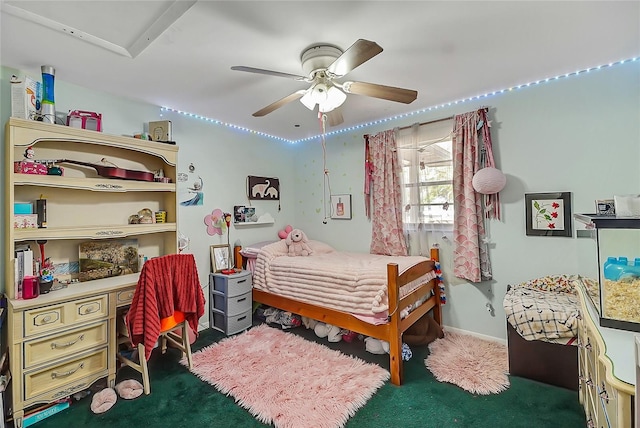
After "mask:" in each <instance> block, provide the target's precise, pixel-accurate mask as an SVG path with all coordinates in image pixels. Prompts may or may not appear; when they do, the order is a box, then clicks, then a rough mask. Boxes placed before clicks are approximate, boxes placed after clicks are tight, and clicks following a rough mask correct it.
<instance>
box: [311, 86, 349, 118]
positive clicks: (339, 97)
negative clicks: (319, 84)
mask: <svg viewBox="0 0 640 428" xmlns="http://www.w3.org/2000/svg"><path fill="white" fill-rule="evenodd" d="M346 99H347V94H345V93H344V92H342V91H341V90H340V89H338V88H336V87H335V86H331V87H329V90H328V91H327V99H326V100H325V102H322V103H318V104H319V110H320V111H321V112H322V113H328V112H330V111H331V110H335V109H337V108H338V107H340V106H341V105H342V104H343V103H344V102H345V100H346Z"/></svg>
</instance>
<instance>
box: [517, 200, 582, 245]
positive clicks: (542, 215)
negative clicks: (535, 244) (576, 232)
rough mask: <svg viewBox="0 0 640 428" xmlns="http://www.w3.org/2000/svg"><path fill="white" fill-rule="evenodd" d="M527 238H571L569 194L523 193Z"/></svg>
mask: <svg viewBox="0 0 640 428" xmlns="http://www.w3.org/2000/svg"><path fill="white" fill-rule="evenodd" d="M524 199H525V213H526V214H525V215H526V217H525V224H526V228H527V235H528V236H566V237H570V236H571V192H557V193H525V195H524Z"/></svg>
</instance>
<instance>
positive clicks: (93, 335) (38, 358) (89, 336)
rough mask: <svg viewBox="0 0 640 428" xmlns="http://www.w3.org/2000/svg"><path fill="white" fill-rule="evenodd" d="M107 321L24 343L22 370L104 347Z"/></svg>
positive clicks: (106, 335)
mask: <svg viewBox="0 0 640 428" xmlns="http://www.w3.org/2000/svg"><path fill="white" fill-rule="evenodd" d="M107 327H108V321H107V320H104V321H103V322H101V323H98V324H93V325H91V326H87V327H84V328H78V329H75V330H71V331H67V332H65V333H60V334H56V335H53V336H47V337H45V338H43V339H37V340H31V341H26V342H25V343H24V358H23V364H24V368H25V369H28V368H30V367H33V366H36V365H38V364H42V363H45V362H47V361H51V362H55V361H59V360H61V359H63V358H66V357H69V356H71V355H73V354H78V353H80V352H83V351H86V350H89V349H91V348H99V347H101V346H105V345H106V344H107V341H108V329H107Z"/></svg>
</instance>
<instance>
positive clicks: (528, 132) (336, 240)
mask: <svg viewBox="0 0 640 428" xmlns="http://www.w3.org/2000/svg"><path fill="white" fill-rule="evenodd" d="M12 73H15V70H11V69H8V68H6V67H2V69H1V74H0V77H1V79H0V91H1V94H0V118H1V120H2V123H3V124H4V123H5V122H6V120H7V118H8V117H9V114H10V108H9V107H10V103H9V95H8V93H9V83H8V79H9V77H10V75H11V74H12ZM541 77H546V76H541ZM79 100H82V101H79ZM56 104H57V108H58V110H59V111H66V110H69V109H84V110H90V111H98V112H101V113H102V114H103V117H104V121H105V127H104V128H105V129H104V132H106V133H110V134H129V135H130V134H133V133H136V132H141V131H142V130H143V127H144V125H145V124H146V123H147V122H148V121H150V120H158V119H168V120H171V121H172V124H173V130H174V139H175V140H176V141H177V142H178V144H179V145H180V153H179V168H178V169H179V171H180V172H187V168H188V165H189V164H190V163H193V164H194V166H195V167H196V172H195V173H196V174H200V175H201V176H202V178H203V180H204V183H205V188H204V190H205V203H204V205H203V206H201V207H181V208H180V210H179V218H180V220H179V229H180V231H181V232H182V233H183V234H185V235H187V236H188V237H189V238H190V240H191V245H190V248H189V250H190V251H191V252H193V253H194V254H196V257H197V261H198V265H199V270H200V274H201V280H202V281H203V284H206V277H207V272H208V270H209V246H210V245H213V244H217V243H226V237H220V236H213V237H211V236H208V235H207V234H206V232H205V227H204V222H203V218H204V216H205V215H206V214H209V213H210V212H211V211H212V210H213V209H214V208H221V209H223V210H224V211H230V210H231V209H232V208H233V205H241V204H247V203H248V201H247V199H246V196H245V195H246V191H245V186H246V184H245V180H246V176H247V175H261V176H275V177H278V178H280V182H281V189H282V200H281V207H282V211H280V212H278V205H277V203H275V202H266V201H261V202H260V203H255V202H254V204H253V205H254V206H256V209H257V211H258V214H261V213H264V212H269V213H271V214H272V215H273V216H274V217H275V218H276V224H275V225H274V226H270V227H256V228H251V229H241V230H240V229H235V228H233V227H232V229H231V243H232V244H233V243H234V242H235V241H236V240H240V241H241V242H242V243H245V244H247V243H251V242H257V241H261V240H266V239H273V238H275V236H276V233H277V231H278V230H279V229H280V228H282V227H283V226H284V225H286V224H292V225H294V226H296V227H300V228H302V229H304V230H305V231H306V232H307V235H309V237H310V238H312V239H319V240H323V241H326V242H328V243H329V244H331V245H333V246H335V247H336V248H338V249H341V250H347V251H363V252H367V251H368V249H369V242H370V238H371V226H370V223H369V221H368V220H366V218H365V217H364V202H363V191H362V188H363V160H364V147H363V134H365V133H375V132H378V131H380V130H384V129H389V128H391V127H393V126H405V125H409V124H411V123H412V122H425V121H429V120H432V119H438V118H442V117H446V116H450V115H452V114H455V113H462V112H466V111H470V110H474V109H476V108H478V107H481V106H484V105H486V106H489V107H490V115H491V116H492V118H493V127H492V136H493V143H494V153H495V157H496V161H497V164H498V166H499V167H500V168H501V169H502V170H503V172H504V173H505V174H506V175H507V179H508V181H507V186H506V188H505V189H504V190H503V191H502V192H501V194H500V197H501V202H502V214H503V217H502V220H501V221H491V222H490V223H489V226H488V230H489V233H490V247H491V249H490V257H491V261H492V265H493V277H494V280H492V281H488V282H486V283H481V284H469V283H466V282H464V281H460V280H456V279H455V278H453V277H452V275H451V271H452V269H451V249H452V248H451V241H450V238H451V237H450V236H448V235H446V238H447V239H443V236H442V234H437V235H436V236H435V241H436V242H438V243H439V244H440V246H441V249H442V250H441V259H442V266H443V270H444V272H445V280H446V283H447V295H448V303H447V305H445V307H444V322H445V324H446V325H450V326H453V327H456V328H460V329H464V330H469V331H473V332H476V333H480V334H485V335H488V336H493V337H497V338H503V339H504V338H505V337H506V326H505V318H504V311H503V309H502V299H503V296H504V293H505V291H506V287H507V284H515V283H518V282H521V281H524V280H527V279H530V278H535V277H538V276H543V275H548V274H556V273H574V272H575V271H576V270H577V266H578V260H577V257H576V256H575V254H577V250H578V246H579V245H580V243H579V242H578V240H576V239H575V237H574V238H559V237H527V236H525V232H524V230H525V227H524V193H525V192H547V191H570V192H572V193H573V212H593V210H594V200H595V199H602V198H608V197H612V196H613V195H614V194H628V193H640V191H639V187H640V171H639V168H638V165H640V63H639V62H635V63H628V64H623V65H618V66H615V67H611V68H605V69H602V70H599V71H595V72H591V73H586V74H583V75H580V76H577V77H570V78H563V79H559V80H557V81H554V82H550V83H546V84H541V85H536V86H532V87H528V88H524V89H519V90H514V91H511V92H508V93H505V94H502V95H499V96H493V97H489V98H486V99H484V100H483V102H482V103H471V102H468V103H463V104H458V105H455V106H454V107H448V108H441V109H437V110H435V111H432V112H429V113H424V114H420V115H416V116H412V117H411V119H407V120H404V121H403V120H398V121H394V122H386V123H384V124H381V125H376V126H372V127H369V128H366V129H358V130H357V131H354V132H349V133H344V134H339V135H337V136H330V137H328V138H327V141H326V164H325V163H324V160H323V150H322V145H321V142H320V139H318V140H314V141H308V142H304V143H299V144H296V145H288V144H286V143H282V142H279V141H277V140H272V139H265V138H262V137H257V136H256V135H254V134H250V133H242V132H240V131H237V130H233V129H230V128H226V127H224V126H221V125H215V124H211V123H208V122H204V121H202V120H201V119H196V118H190V117H185V116H183V115H179V114H177V113H170V112H164V113H163V114H162V116H161V112H160V109H159V108H158V107H155V106H151V105H148V104H143V103H139V102H137V101H134V100H129V99H122V98H116V97H112V96H110V95H109V94H105V93H100V92H98V91H94V90H89V89H85V88H81V87H78V86H74V85H71V84H68V83H65V82H61V81H56ZM2 138H3V139H4V134H3V137H2ZM1 156H2V157H3V156H4V153H3V154H2V155H1ZM2 162H4V161H2ZM292 165H293V166H292ZM325 167H326V169H327V170H328V171H329V184H330V187H331V192H332V193H334V194H338V193H349V194H351V195H352V210H353V219H352V220H333V221H331V220H330V221H328V222H327V224H326V225H325V224H323V223H322V220H323V218H324V216H325V211H324V207H323V204H322V197H323V192H324V188H323V176H324V174H323V171H324V169H325ZM2 179H3V180H4V177H3V178H2ZM327 191H328V190H327ZM327 209H328V208H327ZM3 239H4V238H3ZM2 260H4V257H3V258H2ZM0 263H2V262H0ZM594 263H595V260H594ZM0 268H4V266H2V265H0ZM486 303H491V304H492V305H493V307H494V308H495V312H494V313H493V314H490V313H489V312H487V310H486V306H485V305H486Z"/></svg>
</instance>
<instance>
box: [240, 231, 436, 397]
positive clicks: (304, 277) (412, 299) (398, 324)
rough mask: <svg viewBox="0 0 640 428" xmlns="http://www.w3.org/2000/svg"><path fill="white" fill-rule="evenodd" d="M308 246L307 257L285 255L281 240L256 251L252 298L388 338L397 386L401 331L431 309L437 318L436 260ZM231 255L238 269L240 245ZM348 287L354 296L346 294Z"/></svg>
mask: <svg viewBox="0 0 640 428" xmlns="http://www.w3.org/2000/svg"><path fill="white" fill-rule="evenodd" d="M309 246H310V247H311V249H312V250H313V254H312V255H310V256H297V257H288V256H287V248H286V244H285V242H284V241H277V242H275V243H272V244H268V245H265V246H262V248H261V249H260V250H259V251H257V257H256V260H255V265H254V268H253V269H254V270H253V281H254V288H253V300H254V302H257V303H262V304H265V305H268V306H272V307H275V308H278V309H282V310H285V311H289V312H292V313H295V314H298V315H301V316H304V317H308V318H312V319H315V320H318V321H320V322H324V323H327V324H331V325H335V326H338V327H340V328H344V329H348V330H351V331H354V332H356V333H360V334H363V335H365V336H370V337H374V338H376V339H380V340H385V341H387V342H389V361H390V364H389V366H390V373H391V382H392V383H393V384H395V385H401V384H402V380H403V372H402V334H403V333H404V332H405V331H406V330H407V329H408V328H409V327H410V326H411V325H412V324H414V323H415V322H416V321H417V320H419V319H420V318H421V317H422V316H423V315H425V314H426V313H428V312H429V311H431V310H433V318H434V319H435V320H436V321H437V322H438V324H441V322H442V318H441V310H440V292H439V287H438V286H437V284H436V281H435V277H436V275H435V263H434V262H433V261H432V260H429V259H427V258H425V257H415V256H406V257H392V256H379V255H373V254H361V253H349V252H339V251H336V250H334V249H333V248H331V247H330V246H328V245H327V244H324V243H321V242H319V241H309ZM235 253H236V266H237V267H242V266H243V258H244V257H243V256H242V252H241V249H240V248H236V251H235ZM354 263H355V264H354ZM307 286H308V287H307ZM331 286H333V287H331ZM381 287H382V288H381ZM348 288H352V289H353V290H355V294H356V296H355V297H354V296H353V295H351V296H349V295H347V294H345V290H346V289H348ZM332 289H333V290H336V289H337V290H338V291H337V292H335V293H336V296H335V297H336V298H337V301H336V299H333V300H332V299H331V298H330V297H329V296H330V295H331V294H332V293H333V291H330V290H332ZM365 289H366V291H362V290H365ZM353 290H352V291H353ZM381 290H382V292H381ZM367 301H370V304H369V306H367V305H366V304H365V303H366V302H367ZM363 302H365V303H363ZM352 304H353V305H354V306H352ZM353 308H355V309H353Z"/></svg>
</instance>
